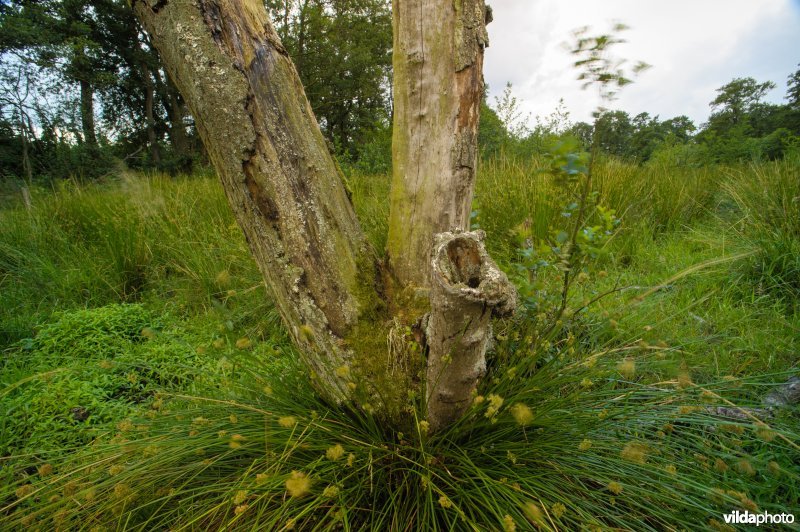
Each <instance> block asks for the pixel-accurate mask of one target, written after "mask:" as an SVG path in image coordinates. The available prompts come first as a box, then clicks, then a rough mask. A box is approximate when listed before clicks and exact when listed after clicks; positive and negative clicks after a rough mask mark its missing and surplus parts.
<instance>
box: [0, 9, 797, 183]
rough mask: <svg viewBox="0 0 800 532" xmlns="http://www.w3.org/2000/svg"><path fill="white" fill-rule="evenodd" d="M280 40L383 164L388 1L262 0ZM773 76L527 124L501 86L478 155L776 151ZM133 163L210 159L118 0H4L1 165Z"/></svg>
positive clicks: (343, 136)
mask: <svg viewBox="0 0 800 532" xmlns="http://www.w3.org/2000/svg"><path fill="white" fill-rule="evenodd" d="M265 5H266V7H267V9H268V11H269V13H270V15H271V18H272V20H273V21H274V23H275V27H276V30H277V32H278V34H279V35H280V37H281V39H282V42H283V44H284V46H285V47H286V49H287V50H288V51H289V53H290V55H291V57H292V59H293V60H294V63H295V65H296V67H297V69H298V72H299V74H300V78H301V80H302V82H303V85H304V87H305V90H306V93H307V97H308V99H309V101H310V103H311V105H312V108H313V109H314V112H315V115H316V117H317V119H318V120H319V122H320V125H321V127H322V130H323V133H324V134H325V136H326V138H327V139H328V141H329V145H330V149H331V150H333V151H334V152H335V153H336V155H337V158H338V159H339V162H340V163H341V164H342V165H343V166H352V167H355V168H357V169H359V170H361V171H363V172H368V173H385V172H388V171H389V169H390V165H391V128H390V124H391V118H392V109H391V53H392V27H391V3H390V2H389V1H388V0H266V1H265ZM773 88H775V84H774V83H773V82H771V81H766V82H759V81H757V80H755V79H753V78H736V79H734V80H732V81H731V82H729V83H727V84H726V85H724V86H722V87H720V88H719V89H717V95H716V97H715V98H714V99H713V100H712V101H711V102H710V111H711V112H710V116H709V119H708V121H707V122H706V123H704V124H700V125H696V124H694V123H693V122H692V121H691V120H690V119H689V118H688V117H686V116H678V117H673V118H669V119H665V120H662V119H661V118H660V117H659V116H652V115H650V114H649V113H647V112H643V113H640V114H638V115H635V116H631V115H630V114H628V113H627V112H625V111H620V110H607V111H604V112H603V113H602V114H600V115H599V116H598V117H597V120H596V122H595V123H594V124H589V123H586V122H572V121H571V120H570V118H569V113H568V112H567V111H566V110H565V109H564V107H563V105H562V106H559V107H558V108H557V109H556V110H555V111H554V112H553V113H552V114H551V115H550V116H549V117H545V118H543V119H538V118H537V120H536V121H535V124H534V125H533V126H531V125H529V124H528V121H527V120H526V119H525V117H523V116H521V112H520V106H519V102H518V101H517V100H516V99H515V97H514V96H513V94H512V92H511V87H510V86H509V87H507V88H506V90H505V92H504V93H503V95H502V96H501V97H500V98H496V99H495V101H494V102H493V105H490V102H488V101H486V102H485V103H484V105H483V106H482V110H481V111H482V112H481V124H480V145H481V151H482V153H483V155H484V156H493V155H497V154H499V153H501V152H502V153H505V154H507V155H515V156H523V157H524V156H530V155H534V154H537V153H541V152H542V150H544V149H546V146H547V145H548V143H549V142H550V141H551V140H552V139H553V138H555V137H558V136H559V135H562V134H565V133H568V134H572V135H574V136H576V137H578V138H579V139H581V140H582V141H583V142H584V144H586V145H588V143H589V139H591V138H592V136H593V131H594V128H595V127H596V128H598V134H597V139H598V143H599V146H598V147H599V149H600V150H601V151H602V152H604V153H606V154H608V155H611V156H615V157H619V158H622V159H626V160H629V161H635V162H646V161H649V160H656V161H662V162H665V163H668V164H688V165H694V166H698V165H703V164H709V163H716V162H721V163H728V162H734V161H737V160H742V159H777V158H781V157H783V156H784V155H785V154H786V153H787V152H788V151H791V150H798V149H799V148H798V146H800V140H799V139H800V70H798V71H796V72H795V73H793V74H791V75H790V76H789V79H788V88H787V94H786V100H787V103H785V104H782V105H778V104H771V103H765V102H763V98H764V96H765V95H766V93H767V92H768V91H769V90H771V89H773ZM119 160H124V161H125V163H126V164H127V165H128V166H130V167H133V168H142V169H157V170H162V171H167V172H170V173H180V172H190V171H191V170H192V167H193V166H194V165H195V164H196V163H198V162H199V163H200V164H204V163H205V162H206V158H205V155H204V153H203V147H202V144H201V143H200V142H199V139H198V136H197V132H196V131H195V126H194V121H193V119H192V117H191V116H190V114H189V113H188V111H187V109H186V106H185V104H184V102H183V100H182V98H181V96H180V94H178V91H177V90H176V89H175V87H174V85H173V83H172V82H171V80H170V79H169V77H168V76H167V75H166V72H165V71H164V68H163V66H162V65H161V62H160V60H159V57H158V54H157V53H156V52H155V50H154V49H153V47H152V46H151V44H150V42H149V39H148V36H147V35H146V33H145V32H143V31H142V29H141V28H140V27H139V24H138V22H137V21H136V19H135V17H133V14H132V13H131V10H130V7H129V6H128V3H127V2H126V1H124V0H97V1H95V2H92V3H91V4H87V3H86V2H82V1H80V0H42V1H32V0H11V1H10V2H7V3H4V4H0V176H2V177H5V178H22V179H26V180H31V179H33V178H35V177H44V178H63V177H67V176H71V175H77V176H82V177H87V178H94V177H99V176H103V175H105V174H107V173H109V172H110V171H111V170H112V169H113V168H114V161H119Z"/></svg>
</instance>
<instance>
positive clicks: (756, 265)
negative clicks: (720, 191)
mask: <svg viewBox="0 0 800 532" xmlns="http://www.w3.org/2000/svg"><path fill="white" fill-rule="evenodd" d="M724 190H725V192H726V194H727V195H728V196H729V197H730V198H731V199H732V200H733V202H734V203H735V205H736V207H737V208H738V213H737V214H738V219H736V220H735V224H734V226H735V227H736V228H737V230H738V231H739V235H740V238H741V239H742V240H744V241H746V242H748V243H749V244H750V245H751V246H752V247H753V248H754V249H756V250H757V253H756V254H755V255H754V256H753V257H752V258H751V259H750V260H749V261H748V262H747V264H746V265H745V267H744V268H742V270H741V273H742V276H741V279H742V280H743V281H747V282H749V283H751V284H754V285H755V286H756V287H757V289H758V290H759V291H761V292H762V293H763V292H765V291H766V292H770V293H771V294H773V295H775V296H777V297H779V298H781V299H782V300H784V301H785V302H787V303H788V304H790V305H797V302H798V301H800V158H798V157H794V158H789V159H786V160H783V161H775V162H770V163H764V164H758V165H751V166H750V167H748V168H746V169H742V168H737V169H732V170H730V179H729V180H728V181H727V182H726V183H725V185H724Z"/></svg>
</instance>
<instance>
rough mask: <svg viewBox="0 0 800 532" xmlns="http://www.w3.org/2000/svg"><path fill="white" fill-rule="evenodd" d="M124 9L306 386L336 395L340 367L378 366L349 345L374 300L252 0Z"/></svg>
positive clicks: (305, 117)
mask: <svg viewBox="0 0 800 532" xmlns="http://www.w3.org/2000/svg"><path fill="white" fill-rule="evenodd" d="M133 9H134V12H135V13H136V15H137V17H138V18H139V20H140V21H141V23H142V26H143V27H144V28H145V29H146V31H147V32H148V33H149V34H150V35H151V36H152V40H153V44H154V45H155V47H156V49H157V50H158V51H159V53H160V55H161V58H162V61H163V64H164V65H165V67H166V69H167V71H168V74H169V76H170V78H171V79H172V80H173V81H174V83H175V84H176V86H177V87H178V89H179V90H180V91H181V94H182V95H183V97H184V100H185V101H186V103H187V105H188V107H189V109H190V111H191V113H192V115H193V116H194V117H195V120H196V124H197V128H198V131H199V133H200V136H201V138H202V139H203V143H204V144H205V146H206V149H207V150H208V154H209V157H210V159H211V161H212V163H213V165H214V167H215V169H216V170H217V173H218V174H219V176H220V179H221V180H222V184H223V187H224V189H225V192H226V194H227V195H228V199H229V201H230V204H231V206H232V208H233V211H234V214H235V216H236V219H237V221H238V222H239V225H240V226H241V227H242V230H243V232H244V234H245V237H246V238H247V241H248V243H249V245H250V249H251V251H252V253H253V256H254V258H255V260H256V262H257V263H258V265H259V267H260V269H261V272H262V274H263V276H264V278H265V280H266V282H267V286H268V288H269V289H270V292H271V294H272V297H273V299H274V301H275V303H276V305H277V307H278V309H279V311H280V313H281V316H282V317H283V321H284V323H285V324H286V326H287V328H288V329H289V331H290V333H291V335H292V337H293V339H294V342H295V344H296V345H297V346H298V347H299V350H300V352H301V354H302V356H303V357H304V359H305V362H306V364H307V365H308V366H309V367H310V369H311V371H312V377H313V379H314V381H315V383H316V385H317V388H318V389H319V390H320V391H321V392H322V393H323V395H324V396H326V397H327V398H328V399H330V400H333V401H341V400H344V399H346V398H347V397H348V396H349V395H350V386H348V384H350V379H351V378H352V377H351V373H350V369H351V368H353V369H354V370H356V369H358V368H361V367H365V368H369V369H364V370H363V371H364V372H365V373H367V372H368V371H371V370H372V368H373V366H375V364H374V361H373V358H380V359H381V363H382V364H384V365H385V351H384V352H383V353H370V352H368V351H367V350H363V349H360V350H359V349H351V343H350V342H353V341H354V340H353V338H352V337H353V334H354V331H355V329H356V325H357V324H358V323H359V322H360V321H362V322H363V321H366V320H367V318H368V317H370V316H372V315H374V314H376V313H378V312H379V309H380V306H381V305H382V301H381V299H380V297H379V294H378V291H377V289H376V268H375V261H374V257H373V253H372V251H371V250H370V248H369V246H368V245H367V243H366V240H365V238H364V236H363V234H362V232H361V229H360V227H359V225H358V221H357V220H356V217H355V214H354V211H353V208H352V205H351V204H350V201H349V199H348V197H347V194H346V192H345V187H344V185H343V183H342V181H341V177H340V175H339V174H338V173H337V171H336V168H335V166H334V162H333V160H332V158H331V156H330V154H329V153H328V150H327V148H326V146H325V141H324V140H323V137H322V134H321V133H320V130H319V127H318V125H317V121H316V120H315V118H314V116H313V114H312V112H311V108H310V106H309V105H308V102H307V100H306V98H305V94H304V92H303V88H302V86H301V84H300V80H299V78H298V76H297V72H296V71H295V68H294V66H293V65H292V62H291V60H290V59H289V57H288V55H287V54H286V51H285V50H284V48H283V46H282V45H281V43H280V40H279V39H278V37H277V35H276V34H275V31H274V30H273V28H272V26H271V24H270V23H269V21H268V20H267V16H266V12H265V10H264V6H263V4H262V3H261V2H257V1H255V0H240V1H230V0H194V1H181V2H177V1H164V0H137V1H135V2H134V3H133ZM383 345H385V339H384V344H383ZM376 371H377V370H376Z"/></svg>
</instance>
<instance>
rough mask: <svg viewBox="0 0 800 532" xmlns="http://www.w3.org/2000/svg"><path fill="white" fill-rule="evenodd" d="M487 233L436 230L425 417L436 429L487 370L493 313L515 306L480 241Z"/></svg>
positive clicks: (452, 416)
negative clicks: (438, 231)
mask: <svg viewBox="0 0 800 532" xmlns="http://www.w3.org/2000/svg"><path fill="white" fill-rule="evenodd" d="M484 236H485V234H484V233H483V231H477V232H452V233H451V232H447V233H439V234H437V235H436V236H435V237H434V239H435V241H434V246H433V260H432V263H431V266H432V274H431V299H430V300H431V313H430V317H429V319H428V325H427V330H426V335H427V341H428V369H427V394H426V397H427V414H428V415H427V418H428V423H429V424H430V430H431V431H436V430H439V429H441V428H443V427H446V426H447V425H449V424H450V423H452V422H454V421H455V420H457V419H458V418H459V417H461V415H462V414H463V413H464V412H465V411H466V409H467V408H468V407H469V405H470V403H471V402H472V396H473V393H474V392H475V389H476V387H477V384H478V381H479V380H480V378H481V377H482V376H483V375H484V374H485V373H486V358H485V354H486V348H487V346H488V344H489V341H490V339H491V336H492V326H491V318H492V316H493V315H499V316H504V315H509V314H511V313H512V312H513V311H514V309H515V308H516V290H515V289H514V286H513V285H512V284H511V283H510V282H509V280H508V278H507V277H506V275H505V274H504V273H503V272H502V271H501V270H500V269H499V268H498V267H497V265H496V264H495V263H494V261H493V260H492V258H491V257H489V254H488V253H487V252H486V249H485V247H484V245H483V239H484Z"/></svg>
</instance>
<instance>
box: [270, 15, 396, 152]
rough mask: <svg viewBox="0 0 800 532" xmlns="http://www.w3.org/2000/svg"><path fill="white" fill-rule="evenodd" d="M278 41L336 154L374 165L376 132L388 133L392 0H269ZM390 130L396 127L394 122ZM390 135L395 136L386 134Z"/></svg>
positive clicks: (384, 134)
mask: <svg viewBox="0 0 800 532" xmlns="http://www.w3.org/2000/svg"><path fill="white" fill-rule="evenodd" d="M266 4H267V7H268V9H269V12H270V15H271V18H272V21H273V23H274V24H275V26H276V30H277V32H278V35H280V37H281V42H282V43H283V45H284V46H285V47H286V49H287V51H288V52H289V55H290V56H291V58H292V60H293V61H294V63H295V66H296V67H297V72H298V73H299V74H300V79H301V81H302V82H303V87H304V89H305V93H306V97H307V98H308V101H309V103H310V104H311V108H312V109H313V110H314V114H315V115H316V117H317V120H318V121H319V123H320V125H321V127H322V130H323V132H324V133H325V135H326V136H327V137H328V139H329V140H330V141H331V142H332V144H333V146H334V147H335V149H336V152H337V154H340V155H344V156H345V157H346V159H347V160H349V161H352V162H355V161H358V160H360V159H361V158H362V150H366V153H365V154H364V156H365V157H367V159H368V161H365V163H364V165H365V166H367V167H374V166H375V165H376V163H378V164H385V163H384V162H383V161H378V160H377V157H376V153H375V147H374V146H372V147H368V146H369V145H370V144H371V143H372V142H374V140H375V139H374V136H375V135H378V136H382V137H383V138H384V139H386V124H388V122H389V112H390V111H389V110H390V104H389V103H390V97H391V91H390V82H389V80H390V78H391V76H390V71H391V64H392V57H391V55H392V54H391V50H392V17H391V9H390V8H391V5H390V4H391V3H390V2H388V1H387V0H270V1H268V2H267V3H266ZM389 129H391V128H389ZM389 136H391V134H389Z"/></svg>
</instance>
